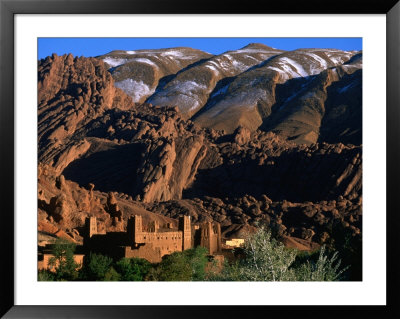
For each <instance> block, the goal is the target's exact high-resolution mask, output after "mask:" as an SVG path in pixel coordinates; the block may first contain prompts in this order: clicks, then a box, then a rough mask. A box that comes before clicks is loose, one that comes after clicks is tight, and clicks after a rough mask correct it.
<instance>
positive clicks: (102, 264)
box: [81, 253, 113, 281]
mask: <svg viewBox="0 0 400 319" xmlns="http://www.w3.org/2000/svg"><path fill="white" fill-rule="evenodd" d="M112 262H113V260H112V259H111V258H110V257H108V256H103V255H101V254H94V253H90V255H89V256H88V257H87V258H85V259H84V262H83V268H82V271H81V279H83V280H92V281H99V280H100V281H101V280H105V278H106V274H107V273H108V272H109V271H110V268H111V264H112ZM109 275H110V273H109Z"/></svg>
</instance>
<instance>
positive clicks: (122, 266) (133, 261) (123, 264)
mask: <svg viewBox="0 0 400 319" xmlns="http://www.w3.org/2000/svg"><path fill="white" fill-rule="evenodd" d="M150 269H151V264H150V263H149V262H148V261H147V260H146V259H142V258H122V259H121V260H119V261H118V262H117V263H116V265H115V270H116V272H117V273H118V274H120V279H119V280H122V281H142V280H144V279H145V277H146V275H147V274H148V272H149V271H150Z"/></svg>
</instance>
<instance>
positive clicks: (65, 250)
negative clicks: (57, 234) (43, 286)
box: [42, 238, 79, 280]
mask: <svg viewBox="0 0 400 319" xmlns="http://www.w3.org/2000/svg"><path fill="white" fill-rule="evenodd" d="M75 248H76V245H75V244H73V243H71V242H69V241H66V240H64V239H61V238H58V239H57V240H56V242H55V243H54V246H53V255H54V257H52V258H50V260H49V265H50V267H51V268H52V269H54V270H55V273H54V278H55V280H75V279H77V277H78V272H77V269H78V267H79V265H78V264H77V263H76V262H75V260H74V251H75ZM42 276H43V274H42Z"/></svg>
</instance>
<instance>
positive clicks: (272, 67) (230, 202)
mask: <svg viewBox="0 0 400 319" xmlns="http://www.w3.org/2000/svg"><path fill="white" fill-rule="evenodd" d="M239 51H240V52H239ZM267 51H268V52H269V53H268V54H267V53H266V52H267ZM245 53H246V54H245ZM118 54H119V53H118ZM118 54H117V53H116V54H113V55H111V56H105V57H103V58H102V59H103V60H106V59H107V57H108V58H110V59H111V58H112V59H122V58H124V56H125V55H127V54H128V53H123V54H122V53H121V54H122V55H121V56H119V55H118ZM135 54H136V53H135ZM135 54H133V53H132V54H131V58H132V59H144V55H146V54H149V53H146V52H140V54H141V55H140V56H135ZM269 54H270V55H269ZM226 55H229V57H230V58H228V57H227V56H226ZM244 55H248V57H249V58H243V61H242V62H243V63H242V64H243V65H246V68H247V69H245V67H244V66H243V70H242V69H241V68H240V67H239V64H237V63H236V64H235V62H234V61H239V60H240V59H241V58H242V56H244ZM164 58H165V56H164ZM203 58H204V59H208V60H204V61H202V59H203ZM264 58H265V59H264ZM191 59H192V58H191ZM260 59H264V60H260ZM301 59H303V60H305V61H309V62H310V61H311V62H310V63H309V65H308V67H305V66H304V67H303V68H302V69H300V68H299V66H298V64H299V63H301ZM108 61H109V62H110V61H111V60H108ZM151 61H152V62H153V63H156V60H154V61H153V60H151ZM179 61H180V62H179ZM179 61H178V62H175V64H173V65H174V67H172V66H170V68H169V69H168V70H169V71H168V70H167V69H166V70H165V72H164V71H163V72H164V73H162V72H161V73H159V74H158V75H157V76H155V75H154V74H155V73H154V74H153V75H154V76H153V78H154V79H153V80H154V81H153V82H152V83H153V84H152V87H154V86H157V87H159V89H160V90H159V91H157V90H156V91H155V93H154V95H150V96H147V97H146V99H148V101H149V100H152V98H151V96H153V97H154V101H156V100H157V99H159V100H158V101H161V100H162V98H164V97H165V96H167V95H165V94H164V95H163V93H162V92H167V88H168V87H169V88H170V89H168V90H171V92H172V91H173V90H172V88H174V87H175V88H176V86H174V85H175V84H174V83H178V82H179V81H186V80H187V81H190V80H189V79H191V77H192V76H194V75H195V74H196V72H197V71H196V70H200V69H202V70H203V71H205V70H206V69H207V70H209V71H210V72H211V73H210V74H212V76H211V77H210V78H208V77H207V82H206V84H205V86H206V87H207V89H205V90H204V91H202V92H200V91H199V92H200V93H201V94H200V95H201V96H203V97H205V96H206V97H205V98H204V99H203V97H202V98H200V99H199V101H200V100H201V103H200V102H199V104H198V106H196V108H197V107H198V108H199V109H196V110H193V112H194V113H196V112H197V113H196V114H197V115H195V117H194V118H193V117H192V119H193V121H192V120H190V119H188V118H189V117H190V116H191V115H190V112H189V113H187V112H186V111H185V110H187V105H185V104H181V105H179V104H178V105H177V104H176V103H175V102H179V101H180V97H179V98H177V96H179V94H180V93H179V92H178V91H176V90H175V91H174V92H175V93H174V94H175V97H174V98H173V99H172V100H171V101H175V102H174V103H171V104H169V102H168V101H167V100H165V103H164V102H163V103H161V104H165V105H162V106H159V105H153V104H150V103H134V101H133V100H132V98H131V97H130V96H128V94H126V93H125V92H124V91H122V90H120V89H118V88H116V87H115V83H114V81H115V80H114V79H113V76H114V77H116V73H115V72H116V71H117V70H118V68H119V67H121V68H122V66H123V67H132V68H134V69H135V68H137V69H138V70H142V69H141V67H140V68H139V67H138V66H136V64H137V63H141V64H146V63H147V62H144V61H139V60H136V61H131V62H132V65H130V64H129V63H131V62H129V63H123V64H121V65H119V66H116V65H112V64H108V65H106V64H105V63H104V61H102V60H101V59H93V58H73V57H72V56H71V55H68V56H67V55H66V56H62V57H58V56H55V55H54V56H52V57H48V58H47V59H45V60H42V61H40V62H39V84H38V85H39V105H38V125H39V127H38V134H39V145H38V152H39V170H38V178H39V182H38V183H39V189H38V192H39V193H38V202H39V229H40V230H41V231H43V232H46V233H51V234H56V233H58V234H61V235H62V236H70V237H71V238H73V239H74V240H75V241H78V242H79V240H80V237H79V236H80V235H79V233H80V230H81V229H80V227H82V226H83V221H84V219H85V217H87V216H96V217H97V219H98V221H99V229H103V230H121V229H124V227H125V226H126V225H125V222H126V219H127V217H128V216H130V215H133V214H141V215H142V216H146V217H145V219H146V218H147V219H148V220H150V221H151V220H154V219H157V220H158V219H159V220H160V222H161V223H166V222H174V220H175V219H176V218H177V217H178V216H179V215H182V214H187V215H190V216H192V218H193V221H194V222H197V221H198V222H203V221H213V220H214V221H217V222H219V223H220V224H221V227H222V232H223V235H224V236H225V237H227V238H229V237H235V236H236V237H238V236H239V237H240V236H244V235H243V234H245V233H248V232H251V231H254V229H256V227H259V226H260V225H265V226H267V227H269V228H270V229H272V230H273V231H274V232H275V233H276V234H277V235H278V236H280V237H281V238H286V241H287V242H288V245H295V246H296V245H297V246H298V247H300V246H301V247H303V248H304V247H315V246H314V244H316V243H318V244H324V243H330V242H334V241H335V240H336V241H337V240H338V236H339V235H338V234H347V235H348V236H350V238H353V239H355V240H359V241H361V228H362V227H361V226H362V209H361V208H362V146H361V72H362V71H361V68H362V62H361V54H355V53H354V52H352V53H346V52H343V51H337V50H333V51H329V52H328V51H327V52H325V53H324V52H321V51H318V50H317V51H312V50H305V51H301V52H297V53H296V54H294V53H290V52H287V53H283V52H280V51H279V52H278V51H277V50H274V49H272V48H268V47H258V46H257V45H251V46H249V47H247V48H244V49H242V51H241V50H238V51H235V52H230V53H227V54H225V55H221V56H218V57H210V56H207V55H202V54H200V53H199V54H198V55H194V57H193V61H197V62H193V61H192V60H190V59H188V60H187V61H186V60H185V59H184V58H183V57H182V56H181V60H179ZM185 61H186V62H185ZM218 61H220V62H219V67H217V65H216V64H218V63H217V62H218ZM224 61H225V62H224ZM229 61H230V62H229ZM250 61H253V62H251V63H250ZM260 61H261V62H260ZM312 61H314V62H312ZM324 61H325V62H324ZM191 62H193V63H192V64H194V65H192V64H190V63H191ZM211 62H213V63H211ZM223 62H224V63H225V64H226V65H225V64H224V63H223ZM228 62H229V63H230V64H229V63H228ZM245 62H246V63H247V62H248V63H247V64H246V63H245ZM258 62H259V63H258ZM106 63H108V62H106ZM179 63H180V64H179ZM257 63H258V64H257ZM147 64H149V63H147ZM178 64H179V65H178ZM224 65H225V66H224ZM227 65H229V67H227ZM210 66H214V67H215V70H214V69H213V68H211V67H210ZM110 67H112V68H115V69H112V70H110V71H111V72H113V73H112V74H113V76H111V74H110V73H109V72H108V71H107V69H109V68H110ZM152 67H153V66H152ZM236 67H237V69H235V68H236ZM182 68H184V70H183V69H182ZM224 68H225V69H224ZM153 69H154V68H153ZM121 70H122V69H121ZM121 70H120V71H121ZM135 70H136V69H135ZM143 70H144V71H143V72H145V69H143ZM195 71H196V72H195ZM209 71H207V72H206V73H207V74H208V73H209ZM303 71H304V72H305V73H306V74H303V73H302V72H303ZM121 72H122V71H121ZM135 72H136V71H135ZM138 72H139V71H138ZM168 72H171V73H168ZM173 72H176V73H175V74H174V73H173ZM199 72H200V71H199ZM235 72H236V73H235ZM167 73H168V74H169V75H166V74H167ZM135 74H136V73H135ZM199 74H200V73H199ZM217 74H218V76H217ZM221 74H222V75H221ZM121 76H122V75H121ZM121 81H123V80H121ZM174 81H175V82H174ZM221 81H225V82H221ZM222 84H224V86H222ZM225 86H226V87H225ZM164 87H165V91H163V89H162V88H164ZM222 87H225V88H224V89H223V90H221V88H222ZM210 90H211V91H210ZM208 91H210V92H208ZM214 91H215V92H214ZM177 92H178V93H177ZM205 92H208V93H205ZM212 92H214V93H215V94H214V93H212ZM216 92H219V93H218V94H216ZM181 93H182V92H181ZM177 94H178V95H177ZM182 94H183V93H182ZM200 95H199V96H200ZM250 95H251V99H250ZM193 96H194V95H193ZM237 97H241V98H240V99H239V100H235V99H236V98H237ZM197 98H198V97H196V98H195V99H197ZM138 101H142V99H139V100H138ZM232 101H239V102H240V103H239V102H237V104H232V103H231V102H232ZM249 101H250V102H251V103H250V102H249ZM214 102H215V103H214ZM242 102H243V103H242ZM224 103H226V105H225V106H226V108H225V107H223V105H224ZM235 103H236V102H235ZM241 103H242V104H241ZM195 104H196V103H194V104H193V105H195ZM196 105H197V104H196ZM228 105H230V106H232V107H228ZM236 106H237V107H238V108H236ZM239 106H240V107H239ZM203 107H205V109H203ZM242 107H243V108H242ZM200 109H202V110H203V111H199V110H200ZM239 109H240V111H238V112H239V113H240V114H239V113H237V112H236V110H239ZM217 110H219V111H222V112H220V113H218V112H219V111H218V112H217V113H216V114H215V116H214V115H213V116H209V114H211V113H210V112H214V111H217ZM185 112H186V113H185ZM194 113H193V114H194ZM188 114H189V115H188ZM207 114H208V115H207ZM238 114H239V115H238ZM219 123H222V124H221V125H220V124H219ZM224 123H225V124H227V125H225V124H224ZM200 124H201V125H200ZM215 128H217V129H215ZM171 218H172V219H171ZM60 230H62V232H59V231H60ZM74 230H75V231H76V232H74ZM64 234H66V235H64ZM61 235H60V236H61ZM293 238H298V239H296V240H292V239H293Z"/></svg>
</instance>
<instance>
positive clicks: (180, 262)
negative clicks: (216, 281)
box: [147, 247, 208, 281]
mask: <svg viewBox="0 0 400 319" xmlns="http://www.w3.org/2000/svg"><path fill="white" fill-rule="evenodd" d="M207 262H208V258H207V249H205V248H204V247H196V248H192V249H188V250H185V251H183V252H174V253H172V254H171V255H167V256H165V257H164V258H163V260H162V261H161V263H160V264H159V265H158V266H157V267H156V268H153V269H151V271H150V272H149V274H148V276H147V279H148V280H157V281H192V280H204V278H205V267H206V265H207Z"/></svg>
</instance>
